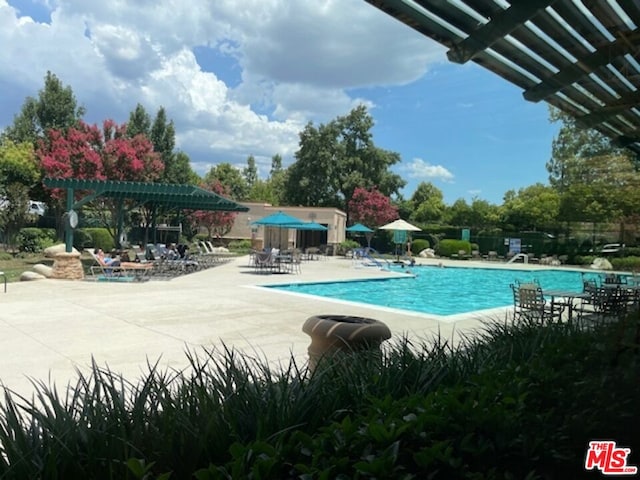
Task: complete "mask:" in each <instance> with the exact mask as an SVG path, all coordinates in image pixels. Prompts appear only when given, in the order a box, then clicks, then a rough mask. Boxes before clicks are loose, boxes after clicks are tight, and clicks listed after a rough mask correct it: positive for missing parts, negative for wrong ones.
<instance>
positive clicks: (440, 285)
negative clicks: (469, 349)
mask: <svg viewBox="0 0 640 480" xmlns="http://www.w3.org/2000/svg"><path fill="white" fill-rule="evenodd" d="M398 271H401V270H400V269H398ZM411 271H412V273H413V274H415V275H416V276H415V277H413V276H411V275H406V277H401V278H386V279H375V280H364V281H348V282H327V283H295V284H288V285H272V286H270V288H275V289H278V290H285V291H289V292H295V293H304V294H308V295H317V296H321V297H329V298H335V299H339V300H347V301H351V302H359V303H366V304H369V305H378V306H383V307H390V308H399V309H403V310H413V311H416V312H422V313H432V314H436V315H453V314H457V313H466V312H472V311H475V310H484V309H489V308H496V307H505V306H509V305H513V293H512V291H511V288H510V287H509V285H510V284H512V283H514V282H515V281H516V280H519V281H521V282H527V281H531V280H534V279H535V280H537V281H538V282H539V283H540V285H541V286H542V288H543V289H545V288H546V289H562V290H572V291H576V292H580V291H582V276H581V274H580V273H579V272H572V271H563V270H535V271H529V270H506V269H495V268H464V267H447V268H437V267H425V266H423V267H413V268H412V269H411ZM587 275H589V274H587ZM592 275H595V274H592Z"/></svg>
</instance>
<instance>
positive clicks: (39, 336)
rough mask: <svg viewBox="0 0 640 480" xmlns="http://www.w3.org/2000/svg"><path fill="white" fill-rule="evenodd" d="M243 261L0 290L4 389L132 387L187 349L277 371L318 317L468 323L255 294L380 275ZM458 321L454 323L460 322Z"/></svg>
mask: <svg viewBox="0 0 640 480" xmlns="http://www.w3.org/2000/svg"><path fill="white" fill-rule="evenodd" d="M247 264H248V257H239V258H236V259H234V260H232V261H231V262H229V263H227V264H224V265H221V266H217V267H215V268H211V269H208V270H204V271H201V272H196V273H193V274H189V275H185V276H182V277H178V278H175V279H173V280H170V281H163V280H158V281H156V280H151V281H148V282H141V283H116V282H114V283H110V282H89V281H65V280H40V281H33V282H20V283H11V284H9V285H8V291H7V293H6V294H5V293H2V292H0V382H2V384H3V385H4V386H6V387H8V388H10V389H12V390H14V391H16V392H18V393H22V394H30V392H32V391H33V388H32V386H31V383H30V382H29V378H34V379H36V380H43V381H46V382H47V381H48V379H49V378H51V379H52V380H53V381H55V383H56V385H57V386H58V388H59V389H62V388H63V387H65V386H66V385H67V383H68V382H69V381H74V380H75V378H76V369H80V370H81V371H85V370H86V368H87V366H88V365H90V363H91V359H92V357H93V358H95V361H96V362H97V364H98V365H101V366H107V365H108V367H109V368H110V369H111V370H113V371H116V372H120V373H122V374H124V376H125V378H127V379H128V380H132V381H133V380H135V379H137V378H138V377H139V376H140V374H141V372H144V371H145V370H146V365H147V362H149V363H155V362H156V361H158V359H160V361H159V363H160V365H161V366H162V367H165V368H166V367H171V368H176V369H179V368H182V367H185V366H186V365H187V358H186V356H185V351H186V350H191V351H194V352H196V353H197V352H198V351H199V350H201V349H202V348H207V349H210V348H212V347H218V348H220V347H222V346H223V344H224V345H226V346H227V347H233V348H235V349H237V350H240V351H244V352H246V353H249V354H251V355H253V356H256V355H259V356H262V357H263V358H265V359H267V360H268V361H269V362H273V363H274V364H277V363H278V362H280V361H285V362H286V361H288V359H289V358H290V356H291V355H294V356H295V358H296V359H297V360H299V361H300V362H301V363H302V362H304V361H306V358H307V351H306V350H307V347H308V345H309V340H310V339H309V337H308V336H307V335H306V334H304V333H303V332H302V324H303V323H304V321H305V320H306V319H307V318H308V317H310V316H312V315H317V314H340V315H358V316H365V317H371V318H375V319H377V320H381V321H383V322H385V323H386V324H387V325H388V326H389V328H390V329H391V332H392V334H393V336H394V338H400V336H401V335H404V334H407V335H409V336H411V337H412V338H414V339H416V338H418V339H424V340H428V339H429V338H431V337H432V336H433V335H435V334H438V333H440V334H441V335H442V336H444V337H446V338H451V336H452V335H453V334H454V332H455V334H456V335H459V334H461V333H465V332H466V333H469V332H470V331H472V330H473V329H475V328H477V327H479V326H480V319H478V318H475V317H474V316H473V315H466V316H463V317H461V318H459V319H457V320H455V321H452V320H451V319H448V320H447V321H441V320H442V319H440V318H439V317H437V316H429V315H424V314H418V313H411V312H399V311H390V310H386V309H380V308H376V307H371V308H368V307H364V306H358V305H351V304H345V303H336V302H333V301H331V300H324V299H319V298H318V299H310V298H308V297H302V296H296V295H292V294H287V293H282V292H278V291H271V290H267V289H259V288H255V286H256V285H261V284H274V283H295V282H308V281H328V280H341V279H355V278H380V277H386V276H390V275H393V274H391V273H389V272H382V271H380V270H378V269H376V268H354V266H353V264H352V262H351V261H349V260H345V259H342V258H337V257H329V258H328V259H326V260H319V261H310V262H305V263H303V265H302V274H300V275H259V274H256V273H254V270H253V269H252V268H249V267H248V266H247ZM456 318H457V317H456Z"/></svg>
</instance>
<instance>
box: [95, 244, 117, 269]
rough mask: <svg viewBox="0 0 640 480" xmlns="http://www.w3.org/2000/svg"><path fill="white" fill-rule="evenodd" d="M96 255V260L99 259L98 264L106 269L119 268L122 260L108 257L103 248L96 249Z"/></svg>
mask: <svg viewBox="0 0 640 480" xmlns="http://www.w3.org/2000/svg"><path fill="white" fill-rule="evenodd" d="M94 253H95V254H96V258H97V259H98V263H100V265H103V266H105V267H119V266H120V260H118V259H117V258H112V257H108V256H106V255H105V254H104V251H103V250H102V249H101V248H96V249H95V251H94Z"/></svg>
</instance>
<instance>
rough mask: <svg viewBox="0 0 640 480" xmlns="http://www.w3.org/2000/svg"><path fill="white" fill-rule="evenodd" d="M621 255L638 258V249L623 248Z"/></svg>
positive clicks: (639, 254) (639, 251)
mask: <svg viewBox="0 0 640 480" xmlns="http://www.w3.org/2000/svg"><path fill="white" fill-rule="evenodd" d="M623 255H624V256H625V257H640V247H625V249H624V250H623Z"/></svg>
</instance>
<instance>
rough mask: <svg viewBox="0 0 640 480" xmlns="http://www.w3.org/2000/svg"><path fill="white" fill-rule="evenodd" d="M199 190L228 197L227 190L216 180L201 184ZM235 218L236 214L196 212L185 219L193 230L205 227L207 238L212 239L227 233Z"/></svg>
mask: <svg viewBox="0 0 640 480" xmlns="http://www.w3.org/2000/svg"><path fill="white" fill-rule="evenodd" d="M201 188H204V189H205V190H209V191H210V192H214V193H217V194H218V195H221V196H223V197H229V191H228V188H227V187H225V186H224V185H222V184H221V183H220V182H219V181H218V180H216V179H213V180H212V183H203V184H202V185H201ZM237 216H238V213H237V212H224V211H206V210H197V211H195V212H192V213H190V214H188V216H187V218H188V219H189V220H190V222H191V223H192V229H193V230H197V228H198V227H199V226H202V227H205V228H206V229H207V232H208V235H209V238H210V239H214V238H220V237H223V236H225V235H226V234H227V233H229V232H230V231H231V228H232V227H233V223H234V222H235V220H236V217H237Z"/></svg>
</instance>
